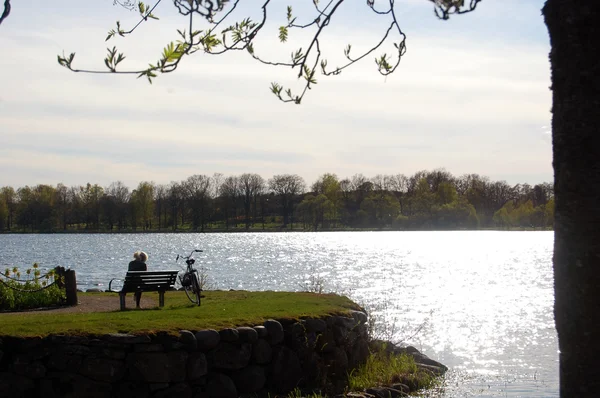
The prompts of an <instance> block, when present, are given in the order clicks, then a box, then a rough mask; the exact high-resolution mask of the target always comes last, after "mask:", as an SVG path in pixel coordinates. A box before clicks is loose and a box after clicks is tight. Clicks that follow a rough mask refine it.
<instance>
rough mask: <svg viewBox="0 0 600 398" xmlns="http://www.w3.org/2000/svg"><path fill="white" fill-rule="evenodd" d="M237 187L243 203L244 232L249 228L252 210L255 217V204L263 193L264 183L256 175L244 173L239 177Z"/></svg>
mask: <svg viewBox="0 0 600 398" xmlns="http://www.w3.org/2000/svg"><path fill="white" fill-rule="evenodd" d="M238 181H239V185H240V191H241V196H242V200H243V202H244V219H245V223H246V230H248V229H249V228H250V211H251V210H252V208H254V214H255V215H256V203H257V198H258V195H259V194H260V193H261V192H262V191H263V189H264V185H265V181H264V179H263V178H262V177H261V176H259V175H258V174H251V173H244V174H242V175H241V176H239V179H238Z"/></svg>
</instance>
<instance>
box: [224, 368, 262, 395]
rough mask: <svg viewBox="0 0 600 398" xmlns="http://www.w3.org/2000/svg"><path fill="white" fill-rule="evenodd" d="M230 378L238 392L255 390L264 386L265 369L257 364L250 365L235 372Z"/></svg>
mask: <svg viewBox="0 0 600 398" xmlns="http://www.w3.org/2000/svg"><path fill="white" fill-rule="evenodd" d="M232 380H233V382H234V383H235V386H236V388H237V391H238V392H240V393H251V392H257V391H259V390H260V389H262V388H263V387H264V386H265V382H266V378H265V370H264V369H263V368H262V367H260V366H258V365H250V366H247V367H245V368H244V369H241V370H239V371H237V372H235V373H234V374H233V375H232Z"/></svg>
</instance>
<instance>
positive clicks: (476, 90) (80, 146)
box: [0, 0, 553, 188]
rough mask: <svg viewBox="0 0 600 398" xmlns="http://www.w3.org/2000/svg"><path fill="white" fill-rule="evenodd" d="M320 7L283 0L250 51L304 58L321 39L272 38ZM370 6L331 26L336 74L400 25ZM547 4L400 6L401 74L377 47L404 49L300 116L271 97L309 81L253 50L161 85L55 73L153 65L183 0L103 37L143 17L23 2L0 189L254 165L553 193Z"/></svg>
mask: <svg viewBox="0 0 600 398" xmlns="http://www.w3.org/2000/svg"><path fill="white" fill-rule="evenodd" d="M310 3H312V2H308V1H304V2H300V1H299V0H289V1H288V2H283V1H282V0H275V1H273V2H272V3H271V4H272V5H271V6H270V8H269V19H268V20H269V23H268V24H267V25H266V26H265V29H264V30H263V32H262V33H261V36H259V39H258V40H257V43H256V45H255V48H256V52H257V53H258V54H259V55H260V56H262V57H264V58H268V59H272V60H287V59H288V57H289V54H290V52H291V51H292V50H293V49H294V48H298V47H304V48H306V46H307V43H308V39H309V36H308V34H309V32H302V31H291V32H290V40H289V42H288V43H285V44H281V43H279V42H278V41H277V27H278V26H280V25H283V24H285V8H286V6H287V5H290V4H291V5H292V6H293V8H294V11H295V12H297V13H298V17H299V21H300V22H302V21H307V20H308V17H309V16H311V15H312V14H311V13H310V8H306V5H307V4H310ZM365 3H366V2H364V1H356V0H347V1H346V2H345V3H344V4H343V5H342V6H341V7H340V9H339V13H336V16H335V18H332V20H331V22H330V24H329V26H328V27H327V28H326V29H325V30H324V32H323V39H322V42H323V52H324V54H325V58H328V59H329V65H337V64H341V54H342V53H343V49H344V47H345V46H346V45H347V44H352V48H353V50H352V51H353V53H355V52H356V54H358V52H359V50H361V49H367V48H369V47H368V46H369V45H370V44H372V43H376V42H377V41H378V40H379V39H380V38H381V36H382V33H383V31H384V30H385V27H386V25H387V23H388V22H389V18H388V17H385V16H384V17H380V16H375V15H374V14H373V13H372V12H371V11H370V10H369V9H368V8H367V6H366V4H365ZM378 3H381V1H378ZM261 4H262V2H260V1H256V0H246V1H245V2H244V3H243V6H244V7H245V8H241V9H240V12H239V13H238V14H234V17H237V16H245V15H246V14H247V15H250V16H253V17H257V16H259V15H260V6H261ZM542 6H543V0H503V1H498V0H483V1H482V2H481V3H480V4H479V5H478V7H477V10H476V11H475V12H473V13H469V14H465V15H461V16H456V17H454V18H452V19H450V20H449V21H440V20H438V19H436V17H435V16H434V14H433V7H432V5H431V3H430V2H428V1H426V0H396V14H397V18H398V20H399V22H400V25H401V28H402V30H403V31H404V33H405V34H406V35H407V39H406V44H407V52H406V55H405V56H404V57H403V58H402V61H401V63H400V66H399V68H398V69H397V71H396V72H395V73H394V74H392V75H390V76H387V77H383V76H381V75H379V73H378V72H377V68H376V66H375V63H374V57H375V54H376V55H380V54H381V53H383V52H385V51H386V50H387V52H388V53H389V52H390V49H393V47H392V42H393V40H392V41H390V43H389V44H387V46H386V47H385V49H384V50H382V51H379V52H376V53H374V55H373V56H368V57H366V58H365V59H364V60H363V61H362V62H360V63H358V64H355V65H354V66H352V67H351V68H348V69H347V70H345V71H344V72H343V73H342V74H340V75H339V76H333V77H324V76H321V75H317V80H318V84H317V85H316V86H314V87H313V89H312V90H310V91H309V92H308V93H307V95H306V96H305V98H304V100H303V102H302V104H301V105H294V104H284V103H281V102H280V101H279V100H277V98H276V97H275V96H274V95H273V94H272V93H271V92H270V90H269V87H270V85H271V82H273V81H277V82H279V83H282V84H284V85H286V87H287V86H289V87H290V88H292V89H296V90H298V89H300V88H301V82H299V81H298V80H297V79H296V73H297V71H296V70H291V69H287V68H278V67H271V66H266V65H262V64H259V63H258V62H256V61H254V60H252V59H251V58H250V57H249V56H248V54H246V53H243V52H239V53H235V54H226V55H223V56H208V55H205V54H200V53H198V54H196V55H194V56H192V57H188V58H186V59H185V60H184V61H182V63H181V65H180V67H179V68H178V70H177V71H176V72H174V73H172V74H168V75H161V76H159V77H158V78H157V79H156V80H155V81H154V83H153V84H152V85H150V84H149V83H148V82H147V81H146V80H144V79H136V78H135V77H134V76H131V75H95V74H81V73H73V72H70V71H68V70H66V69H64V68H62V67H60V66H59V65H58V63H57V61H56V57H57V55H58V54H62V53H63V52H64V53H66V54H68V53H71V52H75V53H76V57H75V62H74V66H75V67H79V68H86V69H99V70H102V69H103V59H104V56H105V52H106V47H107V46H111V47H112V46H113V45H115V46H117V48H118V49H119V50H120V51H123V52H124V53H125V55H126V56H127V58H126V60H125V61H124V62H123V64H122V65H123V69H133V70H137V69H139V68H143V67H144V66H145V65H147V64H148V63H149V62H155V61H156V60H157V59H158V57H159V54H160V52H161V51H162V48H163V47H164V45H165V44H167V43H168V42H170V41H173V40H176V39H177V33H176V31H177V29H185V28H186V27H187V19H185V18H184V17H181V16H179V15H177V13H176V10H175V9H174V6H173V2H170V1H166V2H163V3H161V4H160V6H159V7H158V8H157V9H156V11H155V14H157V15H158V16H159V17H160V20H159V21H151V22H149V23H146V24H143V25H141V26H140V27H139V28H138V29H137V30H136V32H134V34H133V35H131V36H128V37H127V38H116V39H113V40H111V41H110V42H108V43H105V41H104V40H105V38H106V34H107V32H108V31H109V30H110V29H112V28H113V27H114V26H115V21H117V20H120V21H121V23H122V25H123V26H124V27H130V26H132V25H134V24H135V23H136V22H137V17H136V15H137V14H135V13H134V12H130V11H127V10H125V9H123V8H121V7H118V6H114V5H113V0H86V1H80V0H53V1H52V2H43V1H39V0H37V1H34V0H18V1H13V7H12V12H11V15H10V16H9V18H8V19H6V20H5V21H4V22H3V23H2V25H0V49H1V50H2V55H1V56H0V71H1V73H0V186H6V185H9V186H12V187H15V188H18V187H22V186H25V185H30V186H31V185H37V184H50V185H56V184H58V183H63V184H65V185H67V186H71V185H84V184H86V183H88V182H90V183H92V184H95V183H97V184H100V185H101V186H108V185H109V184H110V183H111V182H115V181H123V182H124V183H125V184H126V185H127V186H129V187H132V188H134V187H135V186H137V185H138V183H140V182H141V181H153V182H155V183H157V184H168V183H169V182H171V181H181V180H184V179H186V178H188V177H189V176H191V175H194V174H205V175H209V176H210V175H213V173H222V174H224V175H225V176H228V175H239V174H242V173H248V172H250V173H258V174H260V175H261V176H262V177H264V178H266V179H268V178H270V177H272V176H273V175H276V174H286V173H290V174H298V175H300V176H302V177H303V178H304V179H305V180H306V182H307V183H308V184H311V183H312V182H314V181H315V180H316V179H317V178H318V177H319V176H320V175H322V174H324V173H335V174H337V176H338V177H339V178H340V179H341V178H346V177H351V176H352V175H354V174H357V173H361V174H363V175H365V176H367V177H372V176H375V175H377V174H397V173H402V174H405V175H407V176H409V175H411V174H413V173H415V172H416V171H419V170H433V169H436V168H445V169H446V170H447V171H449V172H451V173H452V174H454V175H455V176H460V175H462V174H471V173H477V174H480V175H484V176H487V177H489V178H491V179H492V180H505V181H507V182H508V183H509V184H517V183H529V184H536V183H541V182H550V181H552V178H553V171H552V151H551V150H552V147H551V137H550V127H549V126H550V123H551V113H550V108H551V102H552V101H551V91H550V89H549V86H550V66H549V62H548V53H549V50H550V45H549V39H548V34H547V30H546V27H545V25H544V21H543V17H542V15H541V11H540V10H541V8H542ZM302 18H304V19H302ZM235 19H237V18H235ZM232 22H234V19H232ZM205 26H206V25H204V27H205Z"/></svg>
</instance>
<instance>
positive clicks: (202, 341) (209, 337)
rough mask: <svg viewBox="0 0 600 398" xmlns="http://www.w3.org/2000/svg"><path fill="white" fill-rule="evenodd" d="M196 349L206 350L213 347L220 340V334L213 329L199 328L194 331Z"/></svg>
mask: <svg viewBox="0 0 600 398" xmlns="http://www.w3.org/2000/svg"><path fill="white" fill-rule="evenodd" d="M196 341H197V343H198V349H199V350H201V351H208V350H211V349H213V348H215V347H216V346H217V345H218V344H219V342H220V341H221V335H220V334H219V332H217V331H216V330H214V329H207V330H201V331H199V332H197V333H196Z"/></svg>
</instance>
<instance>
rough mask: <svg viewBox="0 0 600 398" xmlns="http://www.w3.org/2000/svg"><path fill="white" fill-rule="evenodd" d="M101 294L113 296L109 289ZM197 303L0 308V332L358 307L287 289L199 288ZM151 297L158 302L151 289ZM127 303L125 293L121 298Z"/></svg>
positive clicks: (125, 329)
mask: <svg viewBox="0 0 600 398" xmlns="http://www.w3.org/2000/svg"><path fill="white" fill-rule="evenodd" d="M79 294H80V295H104V296H109V298H110V299H112V300H115V301H116V302H118V301H119V297H118V294H115V293H79ZM203 294H204V296H205V297H203V298H202V305H201V306H199V307H198V306H194V305H192V304H191V303H190V302H189V300H188V299H187V297H186V296H185V293H184V292H178V291H174V292H167V293H166V294H165V306H164V307H163V308H159V307H155V308H151V309H142V310H125V311H112V312H91V313H64V314H63V313H53V312H36V313H28V312H22V313H3V314H0V336H3V335H4V336H7V335H10V336H24V337H25V336H40V337H44V336H47V335H50V334H71V335H97V334H107V333H131V334H141V333H152V332H158V331H166V332H171V333H177V332H178V331H179V330H181V329H187V330H193V331H195V330H201V329H217V330H218V329H222V328H226V327H237V326H254V325H260V324H262V323H263V322H264V321H265V320H266V319H269V318H273V319H300V318H303V317H312V318H319V317H324V316H327V315H330V314H342V313H344V312H347V311H348V310H350V309H358V306H357V305H356V304H355V303H353V302H352V301H350V299H348V298H347V297H344V296H338V295H334V294H314V293H293V292H248V291H205V292H203ZM145 295H150V296H153V297H154V298H155V300H156V302H157V303H158V294H157V293H145ZM127 299H128V304H131V303H130V301H131V300H132V298H131V297H127Z"/></svg>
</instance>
